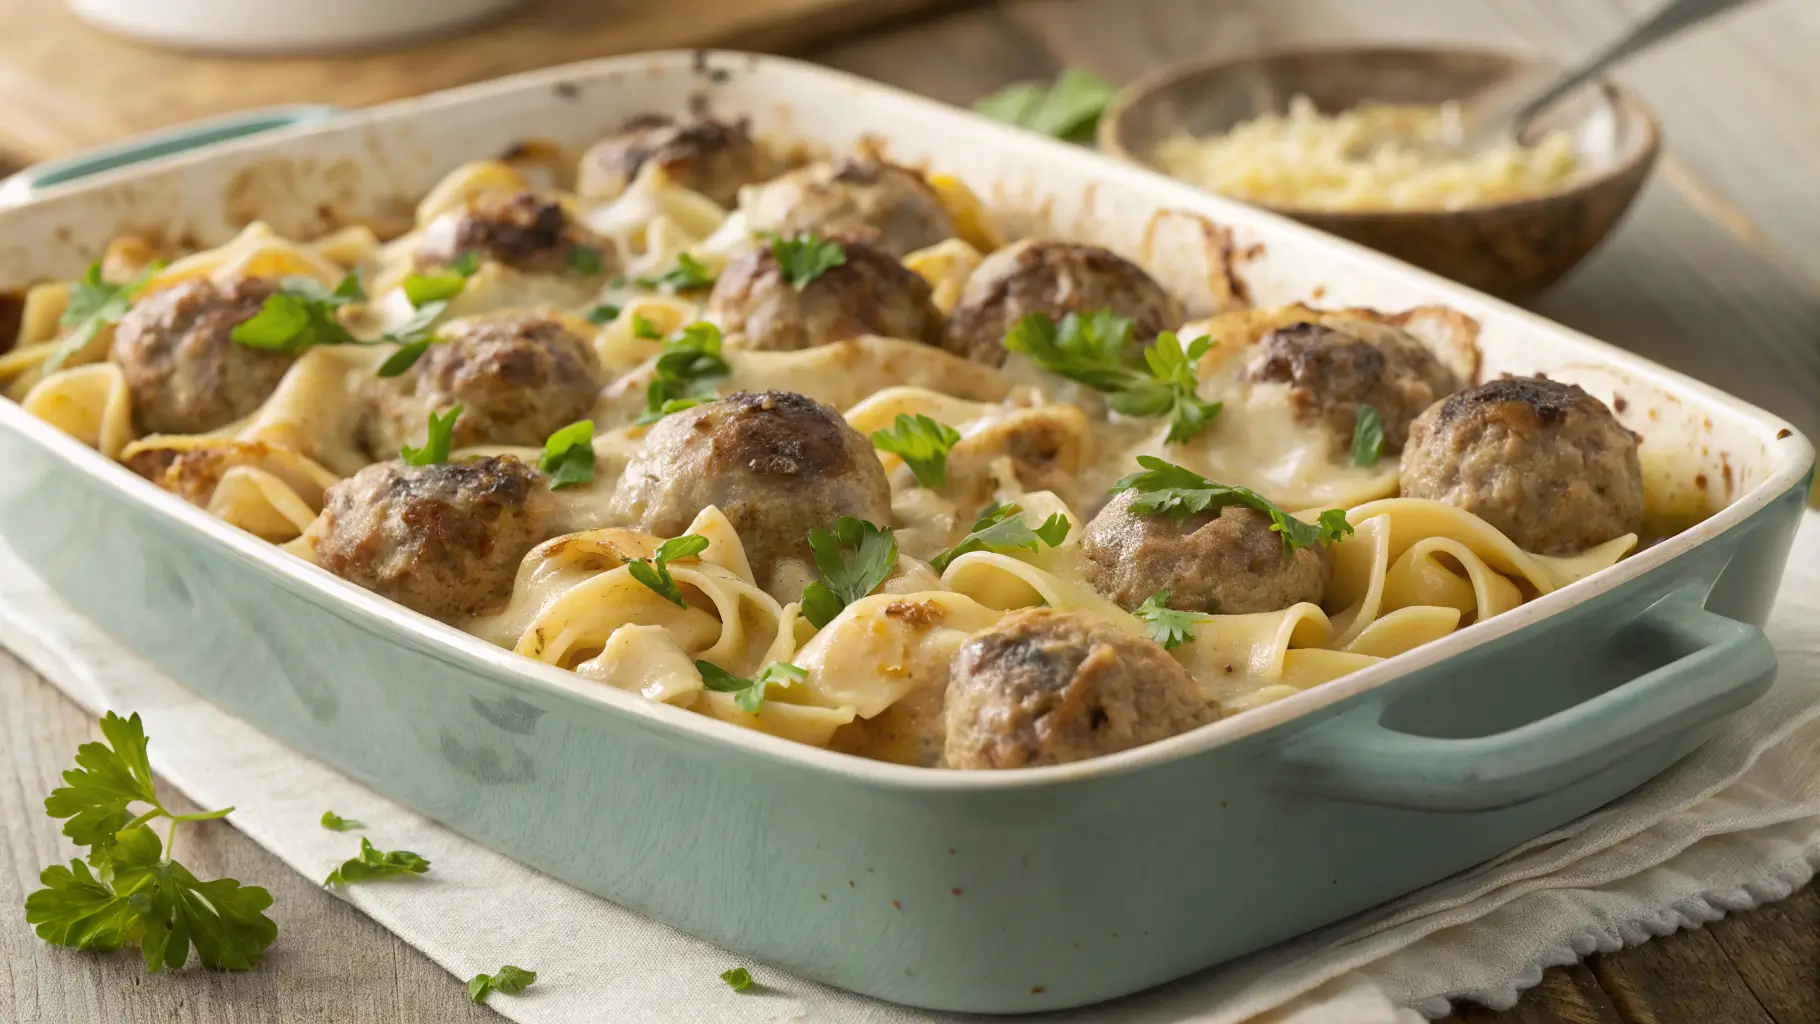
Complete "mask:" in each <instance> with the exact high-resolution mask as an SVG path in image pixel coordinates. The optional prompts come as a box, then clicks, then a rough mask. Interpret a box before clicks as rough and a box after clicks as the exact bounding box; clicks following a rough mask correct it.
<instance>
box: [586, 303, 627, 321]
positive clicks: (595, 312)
mask: <svg viewBox="0 0 1820 1024" xmlns="http://www.w3.org/2000/svg"><path fill="white" fill-rule="evenodd" d="M586 316H587V319H588V322H589V323H591V324H593V325H594V326H596V327H600V326H602V325H605V324H610V323H612V322H613V321H615V320H618V319H619V307H618V306H615V305H613V304H612V303H610V302H603V303H600V304H599V305H597V306H595V307H594V308H592V309H590V310H588V312H587V314H586Z"/></svg>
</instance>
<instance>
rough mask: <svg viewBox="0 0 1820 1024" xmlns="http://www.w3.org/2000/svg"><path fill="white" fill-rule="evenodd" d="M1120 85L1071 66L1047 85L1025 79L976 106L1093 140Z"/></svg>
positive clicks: (1058, 134)
mask: <svg viewBox="0 0 1820 1024" xmlns="http://www.w3.org/2000/svg"><path fill="white" fill-rule="evenodd" d="M1117 93H1118V87H1117V86H1114V85H1112V84H1111V83H1110V82H1107V81H1105V80H1103V79H1101V78H1099V77H1097V76H1095V75H1092V74H1089V73H1087V72H1085V71H1081V70H1078V69H1075V68H1070V69H1068V70H1066V71H1064V72H1062V73H1061V74H1060V75H1059V76H1057V77H1056V79H1055V81H1054V82H1052V83H1050V84H1048V85H1043V84H1041V83H1038V82H1021V83H1019V84H1017V85H1013V86H1009V87H1007V88H1005V89H1001V90H1000V91H998V92H995V93H992V94H991V95H989V96H985V97H983V98H981V99H980V100H978V101H977V102H975V103H974V104H973V109H974V110H976V111H978V112H979V113H982V114H984V115H986V116H987V117H990V118H993V119H995V120H999V121H1004V122H1006V123H1008V124H1014V125H1017V126H1018V127H1019V128H1028V129H1030V130H1031V131H1034V132H1041V133H1043V134H1044V135H1051V136H1054V137H1055V138H1058V139H1066V140H1067V141H1069V142H1080V143H1091V142H1093V139H1094V133H1095V131H1096V130H1097V129H1098V128H1099V123H1100V114H1102V113H1104V112H1105V110H1106V104H1108V103H1110V102H1111V101H1112V97H1113V96H1114V95H1116V94H1117Z"/></svg>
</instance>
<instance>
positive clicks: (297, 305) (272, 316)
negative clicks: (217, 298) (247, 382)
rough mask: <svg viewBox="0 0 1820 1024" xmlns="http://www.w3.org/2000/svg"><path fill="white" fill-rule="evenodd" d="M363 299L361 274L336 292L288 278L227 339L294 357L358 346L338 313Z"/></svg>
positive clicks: (345, 280) (346, 279)
mask: <svg viewBox="0 0 1820 1024" xmlns="http://www.w3.org/2000/svg"><path fill="white" fill-rule="evenodd" d="M363 297H364V289H362V288H361V285H360V277H359V274H358V272H354V273H350V274H348V275H347V276H346V277H343V278H342V279H341V282H340V283H339V284H337V285H336V286H335V287H334V288H333V289H328V288H324V287H323V286H322V285H321V284H318V283H317V282H316V281H314V280H311V279H310V278H307V277H287V278H285V279H284V281H283V283H282V284H280V285H279V288H278V290H277V291H276V292H273V293H272V294H271V295H269V296H267V297H266V300H265V302H264V303H262V304H261V305H260V307H259V312H257V313H254V314H253V315H252V316H251V317H250V318H248V319H246V320H243V321H241V322H240V323H238V324H236V325H235V326H234V329H233V330H231V331H229V332H228V337H229V338H230V339H232V340H233V341H235V342H238V343H239V344H242V345H245V346H246V347H248V348H256V349H260V350H262V351H265V352H282V353H284V354H285V355H293V356H294V355H298V354H300V353H302V352H303V351H304V350H306V349H309V348H314V347H315V346H317V345H349V344H355V343H357V342H358V341H359V339H357V338H355V337H354V336H353V335H352V334H349V333H348V329H347V328H346V327H343V326H342V324H341V318H340V316H339V315H338V314H337V311H338V310H340V309H341V307H343V306H346V305H348V304H350V303H354V302H359V301H361V300H362V298H363Z"/></svg>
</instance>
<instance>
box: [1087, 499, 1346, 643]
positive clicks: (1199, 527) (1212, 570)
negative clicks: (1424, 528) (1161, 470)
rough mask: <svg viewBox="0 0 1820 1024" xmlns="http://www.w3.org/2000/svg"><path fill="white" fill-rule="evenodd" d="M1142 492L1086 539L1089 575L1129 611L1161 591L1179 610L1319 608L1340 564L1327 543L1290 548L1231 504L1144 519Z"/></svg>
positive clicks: (1266, 522)
mask: <svg viewBox="0 0 1820 1024" xmlns="http://www.w3.org/2000/svg"><path fill="white" fill-rule="evenodd" d="M1136 498H1137V492H1136V491H1125V492H1123V493H1121V494H1119V495H1118V496H1117V497H1115V498H1113V499H1112V501H1111V502H1109V503H1108V504H1107V505H1106V507H1105V508H1103V509H1101V510H1100V514H1099V515H1097V516H1094V517H1093V520H1092V521H1091V522H1089V523H1088V524H1087V529H1086V531H1085V532H1084V533H1082V534H1081V554H1082V555H1084V556H1085V557H1086V561H1085V562H1084V563H1083V564H1082V566H1081V572H1082V574H1083V575H1084V576H1085V578H1086V580H1087V582H1088V583H1089V584H1090V585H1091V586H1092V587H1093V588H1094V589H1095V590H1098V591H1099V592H1100V593H1102V594H1104V595H1106V596H1107V597H1109V598H1111V599H1112V600H1113V601H1115V602H1117V603H1118V604H1119V605H1120V606H1121V607H1123V608H1124V609H1125V610H1127V611H1131V610H1133V609H1135V608H1137V606H1138V605H1140V604H1143V603H1144V601H1145V599H1147V598H1149V597H1150V596H1151V595H1152V594H1155V593H1156V592H1157V591H1159V590H1167V591H1169V600H1168V605H1169V607H1171V608H1175V609H1177V610H1179V611H1189V612H1207V613H1209V614H1212V615H1246V614H1250V613H1252V612H1273V611H1278V610H1280V609H1283V608H1287V607H1289V606H1290V605H1293V604H1299V603H1301V602H1303V601H1310V602H1313V603H1316V604H1319V603H1320V601H1321V595H1322V594H1323V593H1324V592H1325V591H1326V590H1327V580H1328V578H1329V577H1330V576H1331V575H1332V573H1333V559H1332V556H1331V555H1330V554H1329V553H1328V551H1327V549H1326V548H1325V547H1323V546H1321V545H1319V544H1317V545H1314V546H1312V547H1306V548H1297V549H1296V552H1295V554H1293V555H1291V554H1288V553H1286V552H1285V551H1284V550H1283V535H1282V534H1280V533H1276V532H1274V531H1272V530H1271V529H1270V517H1269V516H1267V515H1265V514H1264V513H1262V512H1259V511H1257V510H1256V509H1250V508H1243V507H1241V506H1238V505H1228V506H1226V507H1225V508H1222V509H1220V510H1218V511H1217V512H1202V513H1198V514H1196V515H1192V516H1173V515H1156V516H1140V515H1135V514H1133V513H1132V511H1131V503H1132V502H1133V501H1135V500H1136Z"/></svg>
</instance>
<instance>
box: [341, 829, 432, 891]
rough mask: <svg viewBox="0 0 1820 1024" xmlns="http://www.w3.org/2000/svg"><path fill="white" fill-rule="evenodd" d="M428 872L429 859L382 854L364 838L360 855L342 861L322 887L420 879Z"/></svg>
mask: <svg viewBox="0 0 1820 1024" xmlns="http://www.w3.org/2000/svg"><path fill="white" fill-rule="evenodd" d="M428 870H430V862H429V861H428V860H427V859H425V858H423V857H420V856H418V855H417V854H415V853H412V852H411V851H409V850H389V851H388V850H381V849H379V848H378V847H376V846H374V845H373V841H372V840H371V839H367V838H365V837H362V838H361V840H360V855H359V856H358V857H349V858H348V859H347V860H345V861H343V862H342V863H341V866H340V867H338V868H336V869H335V870H333V871H331V872H329V877H327V878H325V879H323V880H322V884H323V885H351V884H353V883H355V882H371V881H375V880H377V879H381V878H398V877H401V876H404V875H421V874H423V873H424V872H425V871H428Z"/></svg>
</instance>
